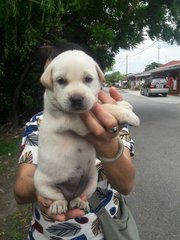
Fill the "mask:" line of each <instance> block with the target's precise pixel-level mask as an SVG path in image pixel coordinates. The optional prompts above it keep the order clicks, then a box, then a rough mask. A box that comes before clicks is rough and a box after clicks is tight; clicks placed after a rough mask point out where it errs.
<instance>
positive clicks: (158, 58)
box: [158, 40, 161, 63]
mask: <svg viewBox="0 0 180 240" xmlns="http://www.w3.org/2000/svg"><path fill="white" fill-rule="evenodd" d="M160 48H161V47H160V44H159V40H158V63H160Z"/></svg>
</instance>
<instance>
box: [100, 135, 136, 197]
mask: <svg viewBox="0 0 180 240" xmlns="http://www.w3.org/2000/svg"><path fill="white" fill-rule="evenodd" d="M118 149H119V144H118V141H117V138H114V139H112V140H111V141H110V142H108V143H107V145H106V144H103V145H96V150H97V152H98V153H99V154H100V155H101V156H103V157H106V158H112V157H114V156H115V155H116V153H117V152H118ZM103 165H104V169H105V172H106V175H107V178H108V181H109V182H110V184H111V186H112V187H113V188H115V189H116V190H117V191H119V192H120V193H122V194H128V193H129V192H130V191H131V190H132V188H133V185H134V177H135V169H134V166H133V164H132V161H131V156H130V151H129V149H128V148H126V147H125V148H124V151H123V154H122V155H121V156H120V158H119V159H117V160H116V161H114V162H112V163H103Z"/></svg>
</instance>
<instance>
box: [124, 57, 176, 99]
mask: <svg viewBox="0 0 180 240" xmlns="http://www.w3.org/2000/svg"><path fill="white" fill-rule="evenodd" d="M147 77H165V78H166V79H167V81H168V85H169V94H172V95H180V60H177V61H170V62H168V63H166V64H163V65H161V66H160V67H158V68H155V69H152V70H150V71H148V72H142V73H137V74H130V75H128V83H129V87H130V88H132V89H137V88H139V87H140V86H141V85H142V83H143V81H144V80H145V79H146V78H147Z"/></svg>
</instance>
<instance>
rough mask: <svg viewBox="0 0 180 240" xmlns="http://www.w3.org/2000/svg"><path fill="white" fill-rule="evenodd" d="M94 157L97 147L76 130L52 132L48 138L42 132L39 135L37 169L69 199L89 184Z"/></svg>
mask: <svg viewBox="0 0 180 240" xmlns="http://www.w3.org/2000/svg"><path fill="white" fill-rule="evenodd" d="M46 136H47V135H46ZM95 159H96V153H95V149H94V147H93V146H92V145H90V144H89V143H88V142H87V141H85V140H84V139H83V138H82V137H80V136H78V135H76V134H75V133H73V132H66V133H63V134H58V135H51V136H50V135H49V138H48V139H47V138H43V136H42V135H41V137H40V139H39V153H38V171H40V172H41V173H43V175H44V176H46V179H47V184H48V185H51V186H52V187H53V188H56V189H59V190H60V192H62V193H63V194H64V195H65V197H66V198H67V199H72V198H73V197H77V196H79V195H80V194H81V193H82V192H83V190H84V189H85V188H86V185H87V183H88V181H89V178H90V177H91V176H89V175H90V174H89V173H90V172H91V171H90V169H92V168H95ZM94 171H96V169H94Z"/></svg>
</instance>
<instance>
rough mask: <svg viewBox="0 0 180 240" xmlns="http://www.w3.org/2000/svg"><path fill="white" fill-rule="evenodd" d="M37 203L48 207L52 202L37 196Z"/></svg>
mask: <svg viewBox="0 0 180 240" xmlns="http://www.w3.org/2000/svg"><path fill="white" fill-rule="evenodd" d="M37 201H38V203H39V204H40V205H42V206H44V207H49V206H50V205H51V203H52V200H50V199H48V198H44V197H41V196H39V195H37Z"/></svg>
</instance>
